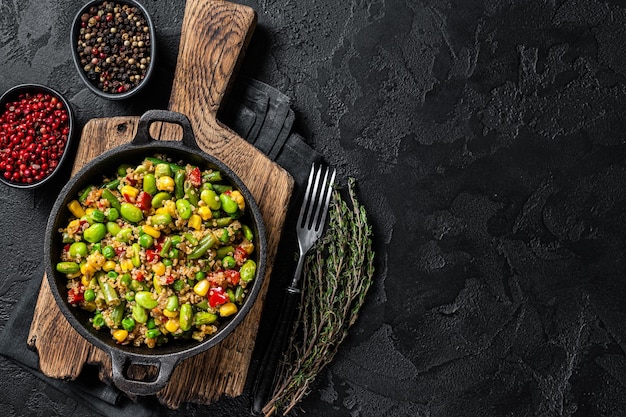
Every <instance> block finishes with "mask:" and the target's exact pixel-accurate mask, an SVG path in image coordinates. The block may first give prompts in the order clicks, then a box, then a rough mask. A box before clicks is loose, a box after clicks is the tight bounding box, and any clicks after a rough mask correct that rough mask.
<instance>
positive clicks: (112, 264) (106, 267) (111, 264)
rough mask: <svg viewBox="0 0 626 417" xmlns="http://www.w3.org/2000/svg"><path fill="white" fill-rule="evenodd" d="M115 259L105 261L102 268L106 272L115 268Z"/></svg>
mask: <svg viewBox="0 0 626 417" xmlns="http://www.w3.org/2000/svg"><path fill="white" fill-rule="evenodd" d="M115 265H116V264H115V261H106V262H105V263H104V265H102V269H103V270H105V271H106V272H109V271H114V270H115Z"/></svg>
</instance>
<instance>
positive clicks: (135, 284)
mask: <svg viewBox="0 0 626 417" xmlns="http://www.w3.org/2000/svg"><path fill="white" fill-rule="evenodd" d="M130 289H131V290H133V291H135V292H138V291H143V290H144V289H145V286H144V285H143V284H142V283H141V282H139V281H137V280H136V279H133V280H132V281H131V282H130Z"/></svg>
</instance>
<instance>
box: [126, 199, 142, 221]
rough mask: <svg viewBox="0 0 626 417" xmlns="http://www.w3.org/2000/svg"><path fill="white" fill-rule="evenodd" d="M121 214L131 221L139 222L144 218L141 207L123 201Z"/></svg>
mask: <svg viewBox="0 0 626 417" xmlns="http://www.w3.org/2000/svg"><path fill="white" fill-rule="evenodd" d="M120 214H121V215H122V217H123V218H124V219H126V220H128V221H129V222H131V223H139V222H140V221H141V220H142V219H143V213H142V211H141V209H140V208H139V207H137V206H135V205H133V204H131V203H126V202H124V203H122V206H121V208H120Z"/></svg>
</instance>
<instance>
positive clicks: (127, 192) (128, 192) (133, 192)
mask: <svg viewBox="0 0 626 417" xmlns="http://www.w3.org/2000/svg"><path fill="white" fill-rule="evenodd" d="M121 192H122V195H123V196H128V197H130V198H133V199H134V198H136V197H137V195H139V190H138V189H137V188H135V187H133V186H132V185H128V184H126V185H124V186H123V187H122V190H121Z"/></svg>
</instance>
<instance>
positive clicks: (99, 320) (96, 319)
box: [91, 312, 106, 330]
mask: <svg viewBox="0 0 626 417" xmlns="http://www.w3.org/2000/svg"><path fill="white" fill-rule="evenodd" d="M91 324H92V325H93V327H94V328H95V329H96V330H100V328H101V327H102V326H104V325H106V323H105V321H104V317H103V316H102V313H100V312H98V313H96V315H95V316H93V320H92V322H91Z"/></svg>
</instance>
